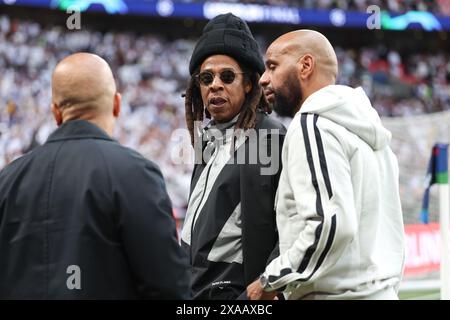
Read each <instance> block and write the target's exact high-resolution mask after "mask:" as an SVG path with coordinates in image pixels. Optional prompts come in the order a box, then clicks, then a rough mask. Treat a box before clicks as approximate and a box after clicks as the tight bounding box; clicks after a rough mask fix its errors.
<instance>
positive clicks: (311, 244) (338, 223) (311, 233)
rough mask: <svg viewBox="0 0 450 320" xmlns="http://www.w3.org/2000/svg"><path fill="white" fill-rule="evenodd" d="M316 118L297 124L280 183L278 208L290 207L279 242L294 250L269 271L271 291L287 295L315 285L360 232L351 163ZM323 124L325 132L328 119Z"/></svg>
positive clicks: (303, 118)
mask: <svg viewBox="0 0 450 320" xmlns="http://www.w3.org/2000/svg"><path fill="white" fill-rule="evenodd" d="M318 119H319V117H318V116H317V115H314V114H302V115H301V116H300V117H299V118H295V119H294V121H300V126H298V125H297V126H295V127H294V128H295V129H294V130H293V131H291V132H289V134H288V136H287V137H286V141H285V143H286V144H288V145H287V148H288V149H287V151H286V153H285V155H284V156H283V161H284V163H283V170H284V171H283V173H282V180H280V185H281V184H282V183H283V184H285V185H283V186H280V189H279V194H278V204H280V201H285V202H289V203H290V204H291V205H290V206H286V205H283V208H287V209H286V210H287V212H284V213H283V216H284V218H285V219H286V220H285V222H284V225H283V226H280V227H282V229H279V232H280V240H281V239H282V238H283V239H286V238H288V239H289V241H288V244H290V245H287V246H288V247H287V249H286V250H283V253H282V254H281V255H280V256H279V257H277V258H276V259H274V260H273V261H272V262H271V263H270V264H269V265H268V266H267V268H266V271H265V276H266V277H268V280H269V288H268V290H286V291H287V292H289V291H290V290H291V289H293V288H295V287H297V286H299V285H300V286H301V285H307V284H310V283H312V282H314V281H315V279H317V278H319V277H321V276H322V275H324V274H326V273H327V272H328V271H329V270H330V268H332V267H333V265H334V264H335V263H336V261H337V260H338V259H339V258H340V257H341V255H342V253H343V251H344V249H345V248H346V246H347V244H348V243H350V242H351V241H352V239H353V237H354V236H355V233H356V227H357V216H356V210H355V207H354V196H353V188H352V180H351V173H350V163H349V160H348V157H347V155H346V153H345V151H344V149H343V147H342V145H341V143H340V142H339V141H338V140H337V139H336V138H335V137H334V135H333V134H332V133H331V132H330V130H328V129H321V128H320V127H319V126H318V124H317V121H318ZM322 120H323V121H324V122H323V123H322V127H324V128H325V127H326V123H327V121H328V120H326V119H322ZM282 192H286V194H282ZM278 214H279V213H278ZM281 232H286V233H288V234H284V235H281ZM281 245H282V244H281Z"/></svg>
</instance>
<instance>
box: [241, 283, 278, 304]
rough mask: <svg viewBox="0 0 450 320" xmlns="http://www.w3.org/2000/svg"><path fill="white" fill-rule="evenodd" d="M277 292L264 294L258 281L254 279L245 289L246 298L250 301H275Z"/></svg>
mask: <svg viewBox="0 0 450 320" xmlns="http://www.w3.org/2000/svg"><path fill="white" fill-rule="evenodd" d="M276 296H277V292H276V291H273V292H265V291H264V290H263V288H262V287H261V283H260V282H259V279H256V280H255V281H254V282H253V283H251V284H249V285H248V287H247V297H248V298H249V299H250V300H275V298H276Z"/></svg>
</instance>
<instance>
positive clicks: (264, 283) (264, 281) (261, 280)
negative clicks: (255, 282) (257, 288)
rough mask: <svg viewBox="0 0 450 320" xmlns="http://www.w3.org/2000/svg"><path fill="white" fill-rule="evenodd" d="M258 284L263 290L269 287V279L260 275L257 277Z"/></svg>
mask: <svg viewBox="0 0 450 320" xmlns="http://www.w3.org/2000/svg"><path fill="white" fill-rule="evenodd" d="M259 284H260V285H261V288H263V290H265V289H267V288H268V287H269V279H268V278H267V277H266V276H265V275H264V274H262V275H260V276H259Z"/></svg>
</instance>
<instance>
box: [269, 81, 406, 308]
mask: <svg viewBox="0 0 450 320" xmlns="http://www.w3.org/2000/svg"><path fill="white" fill-rule="evenodd" d="M390 139H391V134H390V132H389V131H388V130H386V129H385V128H384V127H383V126H382V124H381V120H380V118H379V116H378V114H377V112H376V111H375V109H373V108H372V106H371V103H370V101H369V99H368V97H367V96H366V94H365V93H364V91H363V90H362V88H357V89H353V88H350V87H346V86H339V85H330V86H327V87H325V88H322V89H321V90H319V91H317V92H315V93H314V94H312V95H311V96H309V97H308V98H307V99H306V101H305V102H304V103H303V105H302V106H301V109H300V111H299V112H298V113H297V114H296V115H295V117H294V119H293V121H292V123H291V125H290V127H289V129H288V132H287V135H286V139H285V143H284V146H283V171H282V173H281V177H280V182H279V187H278V194H277V201H276V206H277V208H276V210H277V225H278V231H279V234H280V256H279V257H278V258H276V259H275V260H273V261H272V262H271V263H270V264H269V265H268V266H267V268H266V271H265V273H264V275H265V276H266V277H268V280H269V288H268V290H274V289H278V290H282V289H284V292H285V296H286V298H288V299H352V298H353V299H364V298H369V299H372V298H381V299H383V298H395V297H396V292H397V289H398V285H399V282H400V280H401V277H402V271H403V262H404V229H403V219H402V211H401V205H400V196H399V187H398V164H397V159H396V157H395V155H394V154H393V153H392V151H391V149H390V148H389V142H390ZM388 290H389V291H388ZM384 292H391V293H386V294H384Z"/></svg>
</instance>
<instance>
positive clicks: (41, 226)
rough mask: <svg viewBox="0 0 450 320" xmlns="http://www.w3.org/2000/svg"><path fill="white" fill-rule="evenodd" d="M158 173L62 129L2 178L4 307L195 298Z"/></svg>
mask: <svg viewBox="0 0 450 320" xmlns="http://www.w3.org/2000/svg"><path fill="white" fill-rule="evenodd" d="M189 282H190V279H189V272H188V261H187V257H186V255H185V253H184V252H183V250H182V249H181V248H180V247H179V244H178V242H177V237H176V229H175V223H174V220H173V217H172V208H171V203H170V200H169V197H168V195H167V192H166V187H165V184H164V180H163V177H162V175H161V172H160V171H159V169H158V167H157V166H156V165H155V164H154V163H152V162H151V161H148V160H147V159H145V158H144V157H142V156H141V155H140V154H139V153H137V152H135V151H133V150H131V149H128V148H126V147H123V146H121V145H120V144H119V143H117V142H116V141H114V140H112V139H111V138H110V137H109V136H108V135H107V134H106V133H105V132H104V131H103V130H101V129H99V128H98V127H97V126H95V125H94V124H92V123H90V122H87V121H83V120H74V121H69V122H66V123H64V124H63V125H62V126H61V127H60V128H58V129H57V130H56V131H55V132H54V133H53V134H52V135H51V136H50V137H49V139H48V141H47V142H46V143H45V144H44V145H43V146H41V147H38V148H36V149H35V150H33V151H32V152H30V153H28V154H26V155H25V156H23V157H21V158H19V159H17V160H16V161H14V162H13V163H11V164H10V165H9V166H7V167H6V168H5V169H4V170H3V171H1V172H0V298H7V299H9V298H19V299H21V298H26V299H28V298H32V299H41V298H43V299H78V298H81V299H86V298H87V299H90V298H108V299H116V298H124V299H128V298H169V299H180V298H181V299H182V298H189V296H190V288H189Z"/></svg>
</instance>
